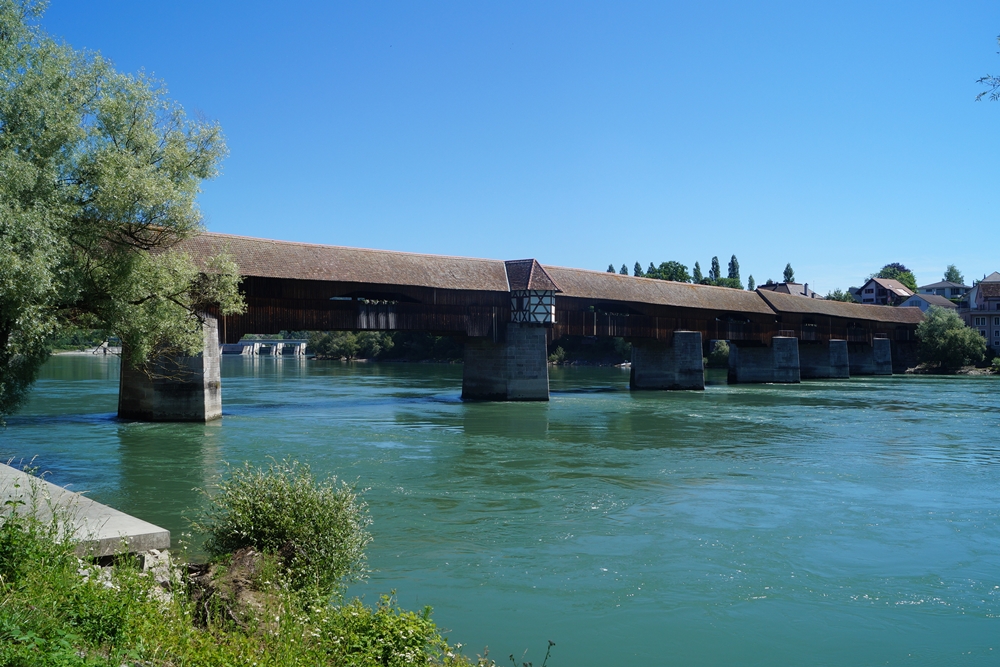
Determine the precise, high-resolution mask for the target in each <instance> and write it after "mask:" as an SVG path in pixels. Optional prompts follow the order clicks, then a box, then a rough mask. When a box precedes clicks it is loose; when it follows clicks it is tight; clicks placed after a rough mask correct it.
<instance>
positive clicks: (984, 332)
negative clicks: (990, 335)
mask: <svg viewBox="0 0 1000 667" xmlns="http://www.w3.org/2000/svg"><path fill="white" fill-rule="evenodd" d="M979 333H980V335H982V337H983V338H986V329H980V330H979Z"/></svg>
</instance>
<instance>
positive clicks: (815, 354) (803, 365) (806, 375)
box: [799, 340, 851, 380]
mask: <svg viewBox="0 0 1000 667" xmlns="http://www.w3.org/2000/svg"><path fill="white" fill-rule="evenodd" d="M799 376H800V377H801V378H802V379H803V380H807V379H818V378H849V377H851V368H850V359H849V356H848V351H847V341H846V340H830V341H827V342H820V341H817V342H804V341H799Z"/></svg>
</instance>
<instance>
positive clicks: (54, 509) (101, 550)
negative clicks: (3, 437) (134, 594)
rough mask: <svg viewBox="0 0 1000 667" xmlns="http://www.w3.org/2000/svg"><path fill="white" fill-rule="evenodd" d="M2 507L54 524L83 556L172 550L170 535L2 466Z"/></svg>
mask: <svg viewBox="0 0 1000 667" xmlns="http://www.w3.org/2000/svg"><path fill="white" fill-rule="evenodd" d="M0 507H3V508H8V507H12V508H13V509H14V511H16V512H18V513H19V514H25V515H26V514H33V515H34V516H35V518H36V519H38V520H39V521H41V522H43V523H50V522H51V521H53V520H56V521H60V522H64V523H63V526H64V527H65V529H66V530H67V531H68V532H69V533H70V534H71V536H72V539H73V540H74V541H75V542H77V543H78V546H77V549H76V551H77V554H79V555H80V556H92V557H95V558H99V557H102V556H112V555H114V554H116V553H138V552H140V551H149V550H150V549H169V548H170V531H168V530H166V529H165V528H160V527H159V526H154V525H153V524H151V523H148V522H146V521H143V520H142V519H137V518H135V517H134V516H130V515H128V514H125V513H124V512H119V511H118V510H116V509H112V508H111V507H108V506H107V505H102V504H101V503H99V502H96V501H93V500H91V499H90V498H87V497H86V496H83V495H80V494H79V493H74V492H72V491H69V490H67V489H64V488H62V487H59V486H56V485H55V484H52V483H50V482H47V481H45V480H43V479H40V478H38V477H34V476H32V475H28V474H27V473H25V472H23V471H21V470H17V469H16V468H11V467H10V466H7V465H3V464H0Z"/></svg>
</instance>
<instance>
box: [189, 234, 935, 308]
mask: <svg viewBox="0 0 1000 667" xmlns="http://www.w3.org/2000/svg"><path fill="white" fill-rule="evenodd" d="M176 248H177V249H178V250H181V251H183V252H186V253H188V254H189V255H191V257H192V258H193V259H194V260H195V262H197V263H198V264H199V265H201V266H204V265H205V263H206V261H207V260H208V259H209V258H210V257H213V256H215V255H218V254H219V253H221V252H227V253H228V254H229V255H230V256H231V257H232V258H233V259H234V261H235V262H236V264H237V266H238V267H239V271H240V273H241V274H242V275H244V276H252V277H259V278H280V279H289V280H317V281H331V282H347V283H368V284H373V285H408V286H414V287H430V288H436V289H449V290H469V291H484V292H509V291H511V290H524V289H532V290H553V291H556V292H557V293H560V294H561V296H564V297H571V298H579V299H587V300H592V301H605V302H607V301H613V302H619V303H639V304H650V305H659V306H671V307H677V308H691V309H698V310H703V311H714V312H730V313H746V314H759V315H774V314H775V313H796V314H803V315H826V316H830V317H838V318H845V319H853V320H867V321H875V322H885V323H898V324H910V325H912V324H917V323H919V322H920V321H921V320H922V319H923V313H922V312H921V311H920V309H919V308H896V307H892V306H873V305H862V304H857V303H844V302H840V301H827V300H825V299H808V298H805V297H801V296H794V295H791V294H782V293H779V292H770V291H760V292H757V291H755V292H748V291H746V290H738V289H730V288H728V287H713V286H709V285H693V284H690V283H679V282H673V281H668V280H656V279H652V278H635V277H632V276H624V275H620V274H617V273H608V272H604V271H589V270H585V269H570V268H565V267H558V266H542V265H540V264H539V263H538V262H537V261H535V260H511V261H507V262H504V261H501V260H492V259H471V258H467V257H449V256H445V255H422V254H416V253H407V252H395V251H388V250H367V249H363V248H347V247H343V246H331V245H318V244H313V243H297V242H291V241H273V240H270V239H259V238H253V237H248V236H236V235H232V234H217V233H212V232H204V233H202V234H199V235H198V236H194V237H191V238H188V239H185V240H184V241H182V242H181V243H179V244H178V245H177V246H176ZM508 276H509V280H508Z"/></svg>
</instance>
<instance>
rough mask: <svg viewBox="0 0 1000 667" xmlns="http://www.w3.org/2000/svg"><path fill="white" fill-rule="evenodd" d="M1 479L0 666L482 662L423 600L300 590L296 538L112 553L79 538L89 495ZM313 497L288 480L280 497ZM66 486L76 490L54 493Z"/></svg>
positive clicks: (27, 478) (13, 473) (19, 478)
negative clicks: (215, 551)
mask: <svg viewBox="0 0 1000 667" xmlns="http://www.w3.org/2000/svg"><path fill="white" fill-rule="evenodd" d="M4 468H7V466H4ZM255 479H258V478H255ZM270 479H271V478H270V477H269V476H268V475H264V476H262V477H260V478H259V480H260V482H261V483H262V484H265V485H268V486H269V487H270V486H274V484H275V482H274V481H269V480H270ZM0 483H4V484H7V485H9V487H3V488H0V491H3V492H4V493H6V494H7V495H8V496H9V497H11V498H12V500H10V501H9V502H6V503H4V504H3V505H0V665H11V666H20V665H25V666H27V665H31V666H32V667H97V666H99V665H101V666H107V667H112V666H113V667H120V666H124V665H157V666H163V667H168V666H174V665H188V664H191V665H194V664H197V665H219V666H220V667H221V666H223V665H225V666H226V667H228V666H229V665H257V664H267V665H274V666H275V667H286V666H287V667H293V666H295V667H298V666H301V665H306V664H308V665H314V664H336V665H347V664H349V665H355V666H357V667H378V666H382V665H404V664H407V665H408V664H423V665H442V666H445V665H447V666H454V667H461V666H471V665H473V664H475V665H477V666H478V667H494V663H493V662H492V661H489V660H486V659H480V660H477V661H476V662H475V663H473V662H472V661H470V660H469V659H467V658H465V657H464V656H462V655H460V653H459V651H458V649H457V648H456V647H452V646H450V645H449V644H448V642H447V640H446V639H445V638H443V637H442V636H441V633H440V632H439V630H438V628H437V626H436V625H435V624H434V622H433V621H432V620H431V616H430V608H429V607H428V608H425V609H424V610H423V611H422V612H419V613H418V612H411V611H406V610H404V609H402V608H400V607H399V606H398V605H396V603H395V600H394V598H393V597H392V596H391V595H389V596H381V597H380V598H379V601H378V603H377V604H376V605H375V606H374V607H369V606H367V605H365V604H364V603H363V602H362V601H361V600H359V599H357V598H354V599H347V598H345V597H344V596H343V595H342V593H340V592H336V591H335V592H333V593H332V594H331V593H330V592H329V590H330V589H328V588H323V587H313V586H311V585H308V583H307V585H305V586H303V585H302V582H301V581H300V580H298V579H296V578H295V577H294V574H295V573H296V572H298V571H300V570H301V568H302V567H303V565H302V563H305V564H306V565H305V567H308V562H309V561H308V560H303V558H304V557H305V556H307V555H308V554H309V553H311V552H309V551H308V548H306V551H301V549H300V548H299V547H295V548H293V549H292V550H291V551H290V552H289V554H288V555H283V554H281V553H280V552H279V553H272V552H269V551H266V550H263V549H262V550H257V549H254V548H252V547H244V548H241V549H238V550H236V551H235V552H233V553H231V554H226V555H223V557H221V558H216V559H214V560H213V561H211V562H208V563H204V564H195V563H187V562H185V561H184V558H183V554H182V556H181V558H180V559H175V558H173V557H172V555H171V553H170V552H169V551H166V550H160V549H151V548H150V549H145V548H143V549H140V550H132V551H131V552H130V553H123V554H121V555H118V556H113V557H112V556H111V555H109V553H105V551H104V550H103V549H104V546H102V545H103V542H100V541H98V542H96V543H95V542H94V540H93V538H92V536H89V535H88V536H85V537H81V530H80V526H79V524H80V521H79V517H78V510H79V508H77V507H74V506H73V505H74V504H79V503H81V502H89V503H93V501H89V500H87V499H84V498H81V497H79V496H76V494H69V492H67V491H66V490H64V489H58V488H53V487H52V485H51V484H49V483H48V482H46V481H44V480H41V479H39V478H37V477H33V476H32V475H30V474H26V473H24V472H23V471H20V470H15V469H12V468H8V469H7V473H6V474H5V476H4V477H2V478H0ZM54 493H55V495H56V499H55V502H54V503H53V502H51V499H52V498H53V494H54ZM317 493H322V490H321V488H320V487H313V489H312V490H310V489H300V493H298V494H296V496H295V497H294V498H291V499H290V502H292V503H293V504H295V503H301V502H303V501H302V498H307V499H308V498H309V497H310V494H313V496H315V494H317ZM12 494H13V495H12ZM67 494H69V495H73V496H76V499H75V500H74V501H72V502H70V503H67V502H64V501H65V498H64V497H63V496H65V495H67ZM272 501H273V499H272ZM339 507H340V506H339V505H329V506H326V507H321V508H317V509H318V510H319V511H320V513H322V512H324V511H326V512H331V511H340V510H339ZM105 509H107V510H110V508H105ZM12 510H17V511H12ZM111 511H114V510H111ZM40 513H41V514H40ZM119 514H120V513H119ZM310 518H311V517H302V516H297V517H296V518H295V519H293V520H292V522H293V523H292V525H293V526H294V525H295V522H296V521H297V522H301V523H302V525H309V524H308V521H309V520H310ZM89 525H90V524H88V523H85V525H84V528H86V527H87V526H89ZM258 530H260V528H258ZM331 535H332V533H331ZM121 546H122V545H121V544H119V547H121ZM94 549H97V551H94ZM337 590H338V591H339V590H340V589H337Z"/></svg>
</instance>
